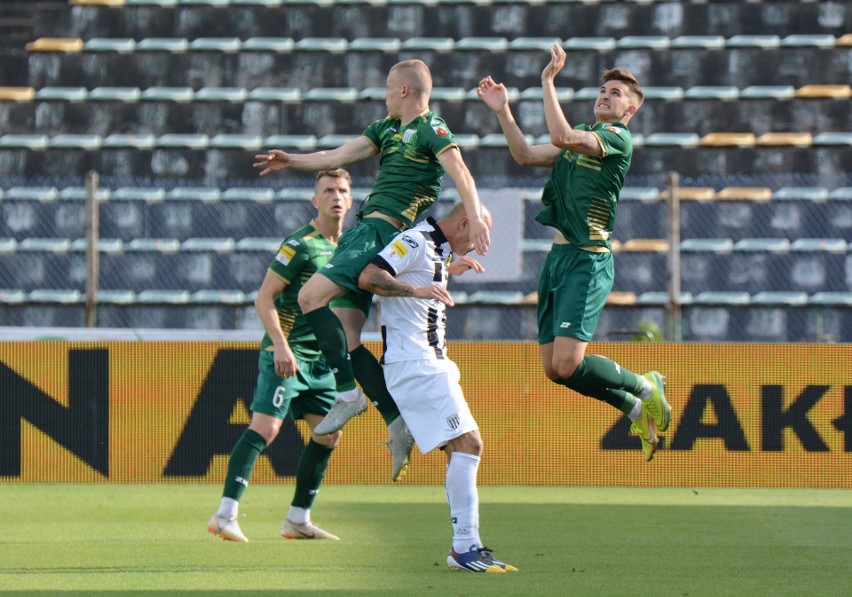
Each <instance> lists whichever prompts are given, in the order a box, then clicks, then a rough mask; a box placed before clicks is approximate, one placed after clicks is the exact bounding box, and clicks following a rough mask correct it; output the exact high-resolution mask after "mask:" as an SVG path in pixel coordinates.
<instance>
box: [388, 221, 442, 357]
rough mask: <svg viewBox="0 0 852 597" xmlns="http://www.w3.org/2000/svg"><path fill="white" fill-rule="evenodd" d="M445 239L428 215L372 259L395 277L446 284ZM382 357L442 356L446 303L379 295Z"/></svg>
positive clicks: (423, 284) (428, 283) (426, 282)
mask: <svg viewBox="0 0 852 597" xmlns="http://www.w3.org/2000/svg"><path fill="white" fill-rule="evenodd" d="M451 255H452V253H451V249H450V243H449V242H447V239H446V238H445V237H444V234H443V233H442V232H441V229H440V228H438V225H437V223H436V222H435V220H433V219H432V218H430V217H427V218H426V219H425V220H424V221H422V222H421V223H419V224H417V225H416V226H414V227H413V228H409V229H408V230H406V231H405V232H401V233H400V234H398V235H396V237H395V238H394V239H393V240H392V241H391V243H390V244H389V245H388V246H386V247H385V248H384V249H383V250H382V251H381V252H380V253H379V254H378V255H377V256H376V257H375V258H374V259H373V263H374V264H375V265H377V266H379V267H381V268H382V269H384V270H387V271H388V272H389V273H390V274H391V275H393V276H394V277H395V278H397V279H398V280H401V281H403V282H408V283H409V284H413V285H415V286H429V285H431V284H441V285H442V286H444V287H445V288H446V286H447V265H448V264H449V260H450V257H451ZM380 299H381V304H382V311H381V320H382V340H383V343H384V347H383V348H384V356H383V357H382V362H384V363H395V362H399V361H413V360H423V359H445V358H447V354H446V343H445V336H446V312H447V311H446V305H444V303H442V302H441V301H439V300H435V299H420V298H414V297H396V296H383V297H380Z"/></svg>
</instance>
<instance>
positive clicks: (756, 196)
mask: <svg viewBox="0 0 852 597" xmlns="http://www.w3.org/2000/svg"><path fill="white" fill-rule="evenodd" d="M716 198H717V199H720V200H723V201H769V200H770V199H772V189H770V188H769V187H725V188H724V189H721V190H720V191H719V192H718V193H717V194H716Z"/></svg>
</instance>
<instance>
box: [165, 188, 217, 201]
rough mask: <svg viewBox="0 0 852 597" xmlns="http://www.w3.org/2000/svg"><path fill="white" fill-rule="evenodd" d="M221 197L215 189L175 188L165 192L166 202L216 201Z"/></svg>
mask: <svg viewBox="0 0 852 597" xmlns="http://www.w3.org/2000/svg"><path fill="white" fill-rule="evenodd" d="M221 196H222V193H221V191H220V190H219V189H218V188H216V187H176V188H174V189H172V190H170V191H167V192H166V200H167V201H218V200H219V199H220V198H221Z"/></svg>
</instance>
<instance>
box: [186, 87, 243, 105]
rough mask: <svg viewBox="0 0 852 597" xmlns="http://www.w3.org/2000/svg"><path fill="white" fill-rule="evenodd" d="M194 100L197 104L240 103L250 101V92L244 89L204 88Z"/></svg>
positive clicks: (197, 93)
mask: <svg viewBox="0 0 852 597" xmlns="http://www.w3.org/2000/svg"><path fill="white" fill-rule="evenodd" d="M192 99H194V100H195V101H197V102H231V103H240V102H244V101H246V99H248V91H246V90H245V89H244V88H242V87H202V88H201V89H199V90H198V91H196V92H195V95H194V97H193V98H192Z"/></svg>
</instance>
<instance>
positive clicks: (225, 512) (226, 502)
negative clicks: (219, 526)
mask: <svg viewBox="0 0 852 597" xmlns="http://www.w3.org/2000/svg"><path fill="white" fill-rule="evenodd" d="M239 509H240V503H239V502H238V501H237V500H235V499H234V498H229V497H223V498H222V501H221V502H220V503H219V510H218V511H217V512H216V516H218V517H219V518H226V519H230V518H236V517H237V514H238V513H239Z"/></svg>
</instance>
